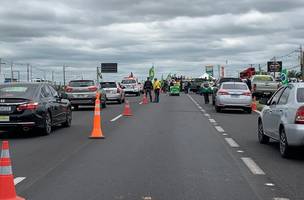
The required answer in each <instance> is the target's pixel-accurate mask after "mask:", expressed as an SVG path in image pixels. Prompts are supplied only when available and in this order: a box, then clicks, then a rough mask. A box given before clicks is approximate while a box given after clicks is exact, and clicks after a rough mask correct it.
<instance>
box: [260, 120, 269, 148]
mask: <svg viewBox="0 0 304 200" xmlns="http://www.w3.org/2000/svg"><path fill="white" fill-rule="evenodd" d="M258 139H259V142H260V143H261V144H267V143H269V137H268V136H267V135H265V134H264V129H263V123H262V120H259V122H258Z"/></svg>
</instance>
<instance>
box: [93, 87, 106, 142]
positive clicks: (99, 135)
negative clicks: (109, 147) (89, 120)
mask: <svg viewBox="0 0 304 200" xmlns="http://www.w3.org/2000/svg"><path fill="white" fill-rule="evenodd" d="M100 111H101V108H100V94H99V93H98V92H97V93H96V100H95V109H94V121H93V130H92V133H91V136H90V138H91V139H104V138H105V137H104V135H103V132H102V130H101V125H100V123H101V116H100Z"/></svg>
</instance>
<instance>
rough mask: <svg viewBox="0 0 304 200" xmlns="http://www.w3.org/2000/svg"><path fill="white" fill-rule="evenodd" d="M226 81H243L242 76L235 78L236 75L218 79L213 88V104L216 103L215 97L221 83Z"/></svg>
mask: <svg viewBox="0 0 304 200" xmlns="http://www.w3.org/2000/svg"><path fill="white" fill-rule="evenodd" d="M224 82H243V81H242V79H240V78H234V77H223V78H220V79H218V80H217V81H216V82H215V84H214V85H213V90H212V105H215V99H216V94H217V91H218V89H219V88H220V86H221V84H222V83H224Z"/></svg>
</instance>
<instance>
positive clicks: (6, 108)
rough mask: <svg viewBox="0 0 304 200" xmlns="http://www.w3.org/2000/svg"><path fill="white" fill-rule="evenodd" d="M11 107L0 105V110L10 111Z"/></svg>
mask: <svg viewBox="0 0 304 200" xmlns="http://www.w3.org/2000/svg"><path fill="white" fill-rule="evenodd" d="M11 109H12V108H11V107H10V106H0V112H10V111H11Z"/></svg>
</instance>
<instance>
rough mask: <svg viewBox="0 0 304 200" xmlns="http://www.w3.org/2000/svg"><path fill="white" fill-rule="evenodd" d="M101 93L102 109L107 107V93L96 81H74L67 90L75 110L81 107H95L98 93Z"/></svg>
mask: <svg viewBox="0 0 304 200" xmlns="http://www.w3.org/2000/svg"><path fill="white" fill-rule="evenodd" d="M97 91H98V92H99V93H100V102H101V106H102V108H105V107H106V92H105V91H104V90H103V89H102V88H100V85H99V84H97V83H96V81H94V80H72V81H70V82H69V84H68V86H67V87H66V89H65V92H66V94H67V95H68V99H69V100H70V101H71V104H72V106H73V107H74V109H76V110H77V109H78V107H79V106H80V105H92V106H93V105H95V100H96V92H97Z"/></svg>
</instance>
